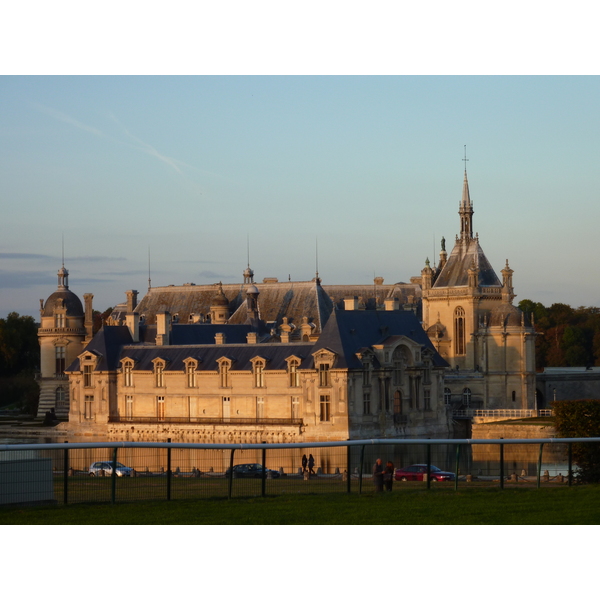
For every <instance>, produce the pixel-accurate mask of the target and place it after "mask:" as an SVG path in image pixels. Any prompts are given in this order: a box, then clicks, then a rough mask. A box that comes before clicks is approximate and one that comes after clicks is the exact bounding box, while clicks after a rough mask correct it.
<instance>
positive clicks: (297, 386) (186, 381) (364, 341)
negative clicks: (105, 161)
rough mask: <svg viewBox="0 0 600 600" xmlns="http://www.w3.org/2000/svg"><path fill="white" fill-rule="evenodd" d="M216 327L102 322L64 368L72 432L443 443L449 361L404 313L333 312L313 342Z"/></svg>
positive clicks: (123, 436)
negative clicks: (234, 340)
mask: <svg viewBox="0 0 600 600" xmlns="http://www.w3.org/2000/svg"><path fill="white" fill-rule="evenodd" d="M161 319H162V320H163V322H166V323H169V325H167V328H166V330H164V333H156V332H163V327H162V325H161V324H160V323H161ZM135 323H137V321H135ZM130 324H132V323H130ZM214 327H215V326H214V325H208V327H207V325H206V324H192V325H190V324H187V325H178V324H176V323H172V321H170V320H169V318H168V315H166V314H163V315H161V316H159V321H158V324H157V327H156V328H153V327H146V326H142V327H141V328H140V327H139V326H137V327H135V326H132V328H131V329H130V328H129V327H127V326H123V325H121V326H119V325H113V326H105V327H104V328H103V330H102V331H101V332H99V334H97V335H96V337H95V338H94V340H92V342H91V343H90V344H89V345H88V346H87V347H86V349H85V351H83V352H82V353H81V354H80V355H79V357H78V358H77V360H76V361H75V362H74V363H73V365H71V367H70V368H69V369H68V374H69V379H70V385H71V410H70V413H69V428H70V429H71V430H73V431H75V432H79V433H81V434H86V433H87V434H96V435H107V436H109V437H110V438H114V439H129V440H147V439H167V438H171V439H173V440H174V441H175V440H181V441H183V440H191V439H194V440H200V441H209V442H232V441H233V442H240V443H243V442H260V441H269V442H299V441H336V440H347V439H352V438H369V437H375V438H381V437H423V436H434V437H447V436H448V435H450V414H449V411H448V409H447V407H445V406H444V403H443V396H442V389H443V373H444V368H445V366H446V364H445V363H444V361H443V360H442V359H441V358H440V357H439V355H438V354H437V352H435V350H434V349H433V347H432V345H431V343H430V342H429V340H428V339H427V336H426V335H425V334H424V332H423V330H422V329H421V328H420V327H419V322H418V321H417V319H416V317H415V316H414V314H413V313H412V312H406V311H399V310H396V311H350V310H348V311H338V312H335V313H333V314H332V315H331V317H330V318H329V320H328V322H327V324H326V325H325V327H324V329H323V332H322V334H321V336H319V339H318V340H317V341H316V342H314V343H313V342H310V341H309V342H308V343H307V342H302V341H299V342H296V343H292V342H281V341H279V342H273V341H266V342H261V341H260V339H261V334H260V331H253V330H252V329H251V328H250V327H246V329H244V330H242V331H240V329H239V326H231V325H226V324H223V325H219V326H218V329H220V330H221V331H219V332H217V333H213V332H214ZM244 332H245V335H246V340H245V342H244V343H227V341H226V340H227V338H228V337H231V338H235V337H236V336H239V335H240V334H242V333H244ZM207 334H213V335H214V336H215V341H214V342H213V343H205V342H206V339H205V335H207ZM154 336H155V337H154ZM194 336H195V337H196V341H197V342H198V343H195V344H189V343H187V344H180V343H179V342H180V341H181V340H184V339H185V340H186V341H188V342H189V341H190V338H191V337H194ZM153 337H154V342H155V343H154V344H151V343H150V340H151V339H152V338H153ZM266 337H267V339H272V337H271V333H270V332H269V333H268V334H267V335H266ZM136 338H137V341H135V340H136ZM159 340H160V343H159ZM203 342H204V343H203ZM369 342H370V343H369Z"/></svg>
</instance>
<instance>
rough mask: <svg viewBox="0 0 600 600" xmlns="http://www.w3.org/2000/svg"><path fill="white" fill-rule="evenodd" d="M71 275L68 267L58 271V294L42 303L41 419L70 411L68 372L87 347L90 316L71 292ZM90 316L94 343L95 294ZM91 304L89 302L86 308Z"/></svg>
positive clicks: (40, 338) (62, 414) (39, 410)
mask: <svg viewBox="0 0 600 600" xmlns="http://www.w3.org/2000/svg"><path fill="white" fill-rule="evenodd" d="M68 278H69V272H68V271H67V269H65V267H64V265H63V266H62V267H61V268H60V270H59V271H58V287H57V290H56V291H55V292H54V293H52V294H50V296H48V299H47V300H46V301H45V302H44V300H43V299H42V300H40V328H39V329H38V339H39V342H40V371H41V373H40V375H41V377H40V400H39V404H38V415H37V416H38V418H39V419H43V418H44V416H45V413H46V412H47V411H49V410H55V414H56V416H57V417H58V418H59V419H66V418H67V416H68V411H69V386H68V384H67V382H66V375H65V369H66V368H67V367H68V366H69V365H70V364H71V363H72V362H73V361H74V360H75V359H76V358H77V356H78V355H79V353H80V352H81V351H82V350H83V348H84V346H85V343H86V312H85V311H84V308H83V305H82V304H81V300H80V299H79V298H78V296H77V295H76V294H74V293H73V292H72V291H71V290H69V284H68ZM87 296H89V297H90V301H89V313H90V327H89V334H90V335H89V338H90V339H91V312H92V311H91V294H87ZM87 304H88V301H87V300H86V307H87Z"/></svg>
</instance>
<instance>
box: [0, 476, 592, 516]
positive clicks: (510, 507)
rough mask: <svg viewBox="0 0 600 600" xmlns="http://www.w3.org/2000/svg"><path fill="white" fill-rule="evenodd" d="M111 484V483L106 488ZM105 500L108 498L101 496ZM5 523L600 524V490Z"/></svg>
mask: <svg viewBox="0 0 600 600" xmlns="http://www.w3.org/2000/svg"><path fill="white" fill-rule="evenodd" d="M102 483H103V484H104V483H108V482H102ZM100 499H102V500H104V497H102V498H100ZM0 524H2V525H10V524H14V525H43V524H48V525H50V524H52V525H75V524H82V525H83V524H85V525H90V524H91V525H94V524H97V525H128V524H130V525H159V524H171V525H175V524H181V525H185V524H190V525H192V524H198V525H199V524H206V525H235V524H237V525H267V524H268V525H278V524H281V525H326V524H327V525H380V524H381V525H384V524H395V525H484V524H485V525H494V524H503V525H563V524H568V525H597V524H600V485H587V486H574V487H572V488H568V487H564V486H563V487H554V488H542V489H539V490H538V489H535V488H510V489H504V490H500V489H498V488H489V487H488V488H469V489H463V490H460V488H459V491H458V492H455V491H454V490H453V489H452V488H451V487H444V488H441V487H439V488H438V487H436V488H435V489H431V490H429V491H428V490H426V489H424V488H423V487H422V486H410V487H408V486H407V487H400V486H396V487H395V489H394V491H393V492H392V493H391V494H379V495H376V494H374V493H373V492H372V491H371V490H370V489H369V490H368V491H366V493H363V494H361V495H358V494H357V493H352V494H345V493H340V492H336V493H327V492H325V493H318V494H317V493H304V494H292V493H289V494H282V495H277V496H267V497H265V498H260V497H253V498H234V499H232V500H226V499H222V498H219V499H216V498H213V499H201V500H172V501H170V502H169V501H166V500H159V501H143V502H122V503H117V504H115V505H111V504H109V503H106V502H97V503H86V504H73V505H71V504H69V505H68V506H61V505H57V506H45V507H26V508H23V507H22V508H12V507H11V508H0Z"/></svg>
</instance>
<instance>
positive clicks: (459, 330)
mask: <svg viewBox="0 0 600 600" xmlns="http://www.w3.org/2000/svg"><path fill="white" fill-rule="evenodd" d="M454 352H455V353H456V355H457V356H464V355H465V354H466V353H467V344H466V341H465V311H464V309H463V308H461V307H460V306H457V307H456V310H455V311H454Z"/></svg>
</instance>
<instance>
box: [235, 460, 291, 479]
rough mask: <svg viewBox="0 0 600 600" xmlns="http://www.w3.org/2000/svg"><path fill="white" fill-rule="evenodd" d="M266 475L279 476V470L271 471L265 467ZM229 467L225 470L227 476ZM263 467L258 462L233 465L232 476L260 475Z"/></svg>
mask: <svg viewBox="0 0 600 600" xmlns="http://www.w3.org/2000/svg"><path fill="white" fill-rule="evenodd" d="M265 471H266V476H267V477H269V476H271V477H273V478H274V479H275V478H277V477H279V471H273V469H265ZM229 472H230V469H227V471H225V476H226V477H229ZM262 474H263V468H262V465H259V464H258V463H249V464H246V465H234V467H233V476H234V477H259V478H260V477H262Z"/></svg>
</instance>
